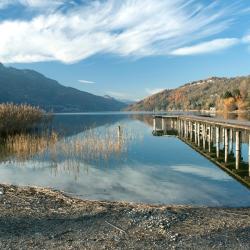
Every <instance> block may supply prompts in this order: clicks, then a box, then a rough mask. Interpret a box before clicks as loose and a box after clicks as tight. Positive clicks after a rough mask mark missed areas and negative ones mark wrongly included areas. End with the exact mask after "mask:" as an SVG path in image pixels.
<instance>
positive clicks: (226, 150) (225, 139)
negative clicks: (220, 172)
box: [224, 129, 228, 163]
mask: <svg viewBox="0 0 250 250" xmlns="http://www.w3.org/2000/svg"><path fill="white" fill-rule="evenodd" d="M224 136H225V138H224V149H225V163H227V162H228V129H225V130H224Z"/></svg>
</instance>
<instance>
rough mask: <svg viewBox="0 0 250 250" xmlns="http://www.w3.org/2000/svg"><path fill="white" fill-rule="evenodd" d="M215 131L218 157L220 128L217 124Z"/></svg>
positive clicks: (218, 155) (217, 154)
mask: <svg viewBox="0 0 250 250" xmlns="http://www.w3.org/2000/svg"><path fill="white" fill-rule="evenodd" d="M215 133H216V142H215V145H216V157H217V158H219V157H220V128H219V127H218V126H217V127H216V128H215Z"/></svg>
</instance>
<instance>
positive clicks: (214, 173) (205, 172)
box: [171, 165, 231, 181]
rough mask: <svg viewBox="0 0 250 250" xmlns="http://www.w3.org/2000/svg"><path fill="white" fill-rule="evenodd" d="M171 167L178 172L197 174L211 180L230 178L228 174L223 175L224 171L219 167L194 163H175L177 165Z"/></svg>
mask: <svg viewBox="0 0 250 250" xmlns="http://www.w3.org/2000/svg"><path fill="white" fill-rule="evenodd" d="M171 168H172V169H174V170H175V171H178V172H182V173H187V174H193V175H198V176H201V177H205V178H209V179H212V180H219V181H226V180H230V179H231V177H230V176H229V175H225V173H223V172H222V171H221V170H220V169H216V168H211V167H201V166H194V165H177V166H171Z"/></svg>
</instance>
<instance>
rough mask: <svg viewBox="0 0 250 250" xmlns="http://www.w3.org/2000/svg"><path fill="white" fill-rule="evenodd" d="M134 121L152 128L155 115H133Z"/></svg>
mask: <svg viewBox="0 0 250 250" xmlns="http://www.w3.org/2000/svg"><path fill="white" fill-rule="evenodd" d="M130 117H131V118H132V119H134V120H138V121H141V122H143V123H145V124H147V125H149V126H150V127H153V115H140V114H133V115H131V116H130Z"/></svg>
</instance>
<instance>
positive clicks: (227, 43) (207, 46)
mask: <svg viewBox="0 0 250 250" xmlns="http://www.w3.org/2000/svg"><path fill="white" fill-rule="evenodd" d="M238 43H240V39H236V38H224V39H215V40H212V41H208V42H203V43H200V44H197V45H193V46H189V47H183V48H178V49H176V50H174V51H172V52H171V54H172V55H179V56H180V55H182V56H183V55H197V54H206V53H211V52H216V51H219V50H223V49H227V48H230V47H232V46H234V45H236V44H238Z"/></svg>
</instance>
